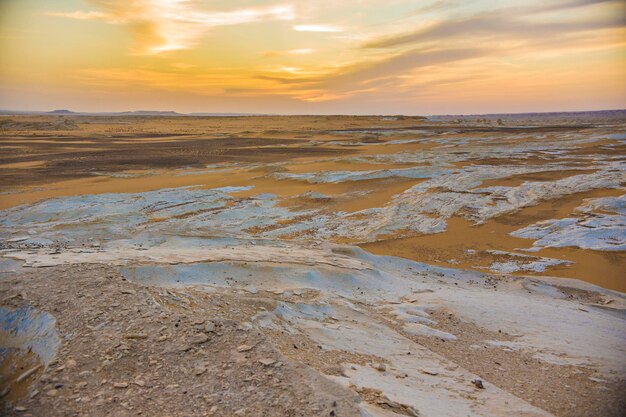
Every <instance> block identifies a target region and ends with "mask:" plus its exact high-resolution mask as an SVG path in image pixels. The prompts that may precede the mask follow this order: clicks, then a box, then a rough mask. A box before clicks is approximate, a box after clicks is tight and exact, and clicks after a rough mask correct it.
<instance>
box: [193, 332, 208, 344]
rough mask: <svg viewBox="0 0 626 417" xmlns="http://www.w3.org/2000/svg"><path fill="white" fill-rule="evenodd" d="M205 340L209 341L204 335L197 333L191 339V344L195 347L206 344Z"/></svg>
mask: <svg viewBox="0 0 626 417" xmlns="http://www.w3.org/2000/svg"><path fill="white" fill-rule="evenodd" d="M207 340H209V337H208V336H207V335H205V334H204V333H199V334H196V335H194V336H192V337H191V343H193V344H195V345H199V344H202V343H204V342H206V341H207Z"/></svg>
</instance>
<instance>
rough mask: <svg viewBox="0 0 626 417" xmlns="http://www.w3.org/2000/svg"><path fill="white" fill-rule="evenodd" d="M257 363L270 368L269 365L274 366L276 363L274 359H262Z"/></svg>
mask: <svg viewBox="0 0 626 417" xmlns="http://www.w3.org/2000/svg"><path fill="white" fill-rule="evenodd" d="M259 363H261V364H263V365H265V366H270V365H274V364H275V363H276V361H275V360H274V359H270V358H264V359H259Z"/></svg>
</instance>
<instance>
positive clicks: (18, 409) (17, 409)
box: [13, 405, 28, 413]
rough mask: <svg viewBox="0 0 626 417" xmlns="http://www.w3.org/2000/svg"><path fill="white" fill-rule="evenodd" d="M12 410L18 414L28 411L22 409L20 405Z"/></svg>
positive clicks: (24, 408)
mask: <svg viewBox="0 0 626 417" xmlns="http://www.w3.org/2000/svg"><path fill="white" fill-rule="evenodd" d="M13 409H14V410H15V411H17V412H18V413H23V412H24V411H26V410H28V409H27V408H26V407H22V406H21V405H18V406H17V407H15V408H13Z"/></svg>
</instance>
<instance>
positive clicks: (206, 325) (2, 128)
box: [0, 113, 626, 417]
mask: <svg viewBox="0 0 626 417" xmlns="http://www.w3.org/2000/svg"><path fill="white" fill-rule="evenodd" d="M625 141H626V123H624V114H622V113H606V114H605V113H597V114H582V115H576V116H571V115H552V116H540V115H532V116H527V117H525V118H522V117H509V118H506V117H503V118H502V119H501V120H498V119H495V118H494V119H475V118H466V119H457V118H433V119H422V118H405V117H397V118H390V117H385V118H382V117H374V116H372V117H316V116H310V117H304V116H302V117H301V116H293V117H230V118H200V117H171V118H167V117H96V116H72V117H57V116H11V117H5V118H2V120H0V184H1V194H0V208H1V209H2V210H1V211H0V227H1V229H0V256H1V258H0V300H1V304H0V319H1V322H0V324H1V326H0V339H1V342H0V355H1V358H2V363H1V364H0V372H1V379H0V395H1V396H2V402H3V404H2V407H3V412H4V413H6V414H7V415H32V416H44V415H60V416H61V415H68V416H69V415H179V416H189V415H217V416H233V415H246V416H256V415H276V416H285V415H293V416H296V415H300V416H310V415H326V416H334V415H336V416H348V415H361V416H382V417H392V416H397V415H400V416H402V415H413V416H458V415H480V416H509V415H520V416H521V415H524V416H547V415H555V416H581V417H582V416H599V415H602V416H622V415H624V413H625V412H626V401H625V400H624V396H623V395H621V394H622V393H623V392H624V389H625V388H626V383H625V381H626V314H625V311H626V296H625V295H624V293H623V292H620V291H625V290H626V281H624V274H623V271H624V270H625V268H626V254H625V252H624V249H625V248H626V220H625V217H626V212H625V210H626V209H625V207H626V203H625V202H624V198H623V194H624V188H623V186H624V182H625V181H626V170H625V169H624V163H625V161H624V153H625V150H626V142H625ZM359 248H362V249H363V250H361V249H359ZM372 254H376V255H379V256H374V255H372ZM395 257H400V258H404V259H400V258H395ZM552 277H557V278H552ZM51 410H54V411H52V412H51Z"/></svg>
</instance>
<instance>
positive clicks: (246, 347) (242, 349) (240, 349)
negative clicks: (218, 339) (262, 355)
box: [237, 345, 254, 352]
mask: <svg viewBox="0 0 626 417" xmlns="http://www.w3.org/2000/svg"><path fill="white" fill-rule="evenodd" d="M253 347H254V346H250V345H241V346H239V347H238V348H237V352H247V351H249V350H252V348H253Z"/></svg>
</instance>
